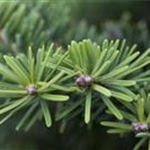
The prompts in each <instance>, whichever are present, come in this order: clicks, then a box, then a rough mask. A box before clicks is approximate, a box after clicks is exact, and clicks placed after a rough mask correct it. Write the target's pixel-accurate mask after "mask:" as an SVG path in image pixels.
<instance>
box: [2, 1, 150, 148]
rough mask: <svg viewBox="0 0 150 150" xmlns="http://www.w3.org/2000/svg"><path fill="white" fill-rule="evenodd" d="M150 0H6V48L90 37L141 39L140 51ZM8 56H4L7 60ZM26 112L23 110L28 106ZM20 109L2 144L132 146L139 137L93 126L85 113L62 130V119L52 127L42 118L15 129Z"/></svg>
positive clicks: (147, 41) (148, 32)
mask: <svg viewBox="0 0 150 150" xmlns="http://www.w3.org/2000/svg"><path fill="white" fill-rule="evenodd" d="M149 14H150V2H149V1H133V0H124V1H114V0H106V1H105V0H81V1H80V0H78V1H75V0H72V1H71V0H70V1H69V0H68V1H64V0H57V1H38V0H33V1H29V0H26V1H25V0H24V1H21V0H20V1H7V2H6V1H5V2H0V51H1V53H11V54H13V55H15V54H16V53H18V52H26V50H27V48H28V46H30V45H31V46H32V47H33V49H34V50H35V52H36V50H37V48H38V47H41V46H42V45H45V46H48V45H49V44H51V43H52V42H54V44H55V46H59V45H62V46H63V47H64V48H66V45H67V44H69V43H70V41H71V40H76V41H79V40H82V39H85V38H90V39H92V40H93V41H96V42H98V43H101V41H102V40H103V39H105V38H107V39H118V38H119V39H124V38H125V39H127V42H128V44H134V43H137V44H138V48H139V50H140V51H144V50H145V49H146V48H148V47H149V46H150V17H149ZM1 61H2V60H1ZM22 113H23V112H22ZM20 116H21V115H19V114H17V115H16V116H14V117H13V118H12V119H10V120H9V121H7V123H5V124H3V125H1V126H0V150H120V149H122V150H130V149H132V146H133V145H134V143H135V141H134V139H133V138H132V135H131V136H130V137H123V138H121V137H118V136H110V135H107V134H106V129H105V128H103V127H101V126H100V125H99V122H100V120H101V119H105V118H103V117H101V116H99V118H97V119H96V121H95V122H94V123H93V125H92V127H91V128H90V127H89V126H86V125H84V123H83V122H82V119H81V118H80V117H76V118H73V119H72V120H70V121H69V122H68V124H67V125H66V128H65V130H64V133H60V132H59V131H60V126H61V122H57V123H54V124H53V127H51V128H50V129H47V128H46V127H45V126H44V124H43V123H42V122H37V123H36V125H35V126H34V127H33V128H32V129H31V130H30V131H29V132H24V131H19V132H17V131H15V123H16V122H17V119H18V118H19V117H20Z"/></svg>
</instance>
